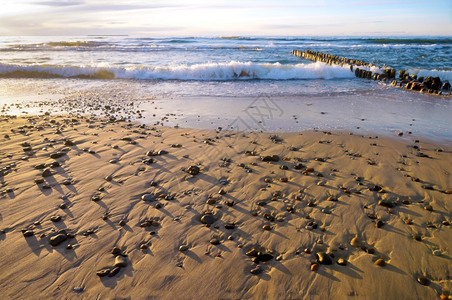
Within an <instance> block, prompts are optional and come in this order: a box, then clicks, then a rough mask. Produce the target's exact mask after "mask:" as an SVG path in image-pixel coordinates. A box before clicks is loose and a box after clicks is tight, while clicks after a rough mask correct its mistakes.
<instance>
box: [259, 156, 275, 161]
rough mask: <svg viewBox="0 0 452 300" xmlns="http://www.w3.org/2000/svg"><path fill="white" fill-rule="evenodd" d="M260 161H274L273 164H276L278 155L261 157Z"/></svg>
mask: <svg viewBox="0 0 452 300" xmlns="http://www.w3.org/2000/svg"><path fill="white" fill-rule="evenodd" d="M261 160H262V161H267V162H269V161H274V162H278V161H279V156H278V155H271V156H270V155H266V156H262V157H261Z"/></svg>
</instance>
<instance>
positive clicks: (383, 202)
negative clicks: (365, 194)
mask: <svg viewBox="0 0 452 300" xmlns="http://www.w3.org/2000/svg"><path fill="white" fill-rule="evenodd" d="M378 205H381V206H384V207H389V208H392V207H395V206H396V204H395V203H394V202H392V201H391V200H380V201H378Z"/></svg>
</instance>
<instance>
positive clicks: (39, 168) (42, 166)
mask: <svg viewBox="0 0 452 300" xmlns="http://www.w3.org/2000/svg"><path fill="white" fill-rule="evenodd" d="M45 168H46V165H45V164H38V165H36V166H35V169H38V170H42V169H45Z"/></svg>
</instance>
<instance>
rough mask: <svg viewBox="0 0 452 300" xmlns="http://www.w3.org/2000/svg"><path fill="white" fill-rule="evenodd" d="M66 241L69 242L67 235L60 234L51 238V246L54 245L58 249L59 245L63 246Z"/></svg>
mask: <svg viewBox="0 0 452 300" xmlns="http://www.w3.org/2000/svg"><path fill="white" fill-rule="evenodd" d="M65 240H67V235H66V234H65V233H59V234H57V235H54V236H52V237H51V238H50V240H49V242H50V245H52V246H53V247H56V246H58V245H59V244H61V243H62V242H64V241H65Z"/></svg>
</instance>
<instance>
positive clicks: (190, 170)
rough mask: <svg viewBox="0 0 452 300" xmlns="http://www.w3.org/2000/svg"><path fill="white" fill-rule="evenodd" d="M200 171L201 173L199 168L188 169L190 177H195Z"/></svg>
mask: <svg viewBox="0 0 452 300" xmlns="http://www.w3.org/2000/svg"><path fill="white" fill-rule="evenodd" d="M199 171H200V169H199V167H197V166H190V167H188V169H187V173H188V174H190V175H193V176H195V175H197V174H199Z"/></svg>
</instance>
